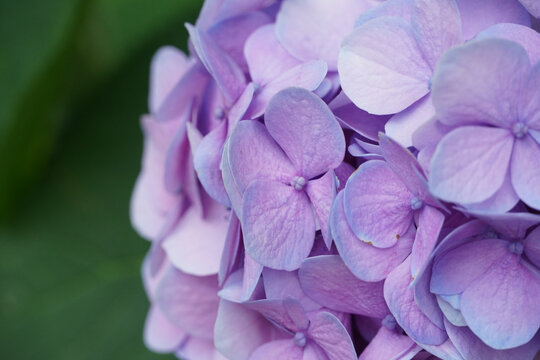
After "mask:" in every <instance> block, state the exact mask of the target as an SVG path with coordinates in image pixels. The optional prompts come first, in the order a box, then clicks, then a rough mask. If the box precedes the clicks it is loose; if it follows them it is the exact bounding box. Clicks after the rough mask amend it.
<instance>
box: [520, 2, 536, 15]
mask: <svg viewBox="0 0 540 360" xmlns="http://www.w3.org/2000/svg"><path fill="white" fill-rule="evenodd" d="M519 2H520V3H521V5H523V6H524V7H525V9H527V11H528V12H530V13H531V15H532V16H534V17H536V18H540V4H539V3H538V2H537V1H534V0H519Z"/></svg>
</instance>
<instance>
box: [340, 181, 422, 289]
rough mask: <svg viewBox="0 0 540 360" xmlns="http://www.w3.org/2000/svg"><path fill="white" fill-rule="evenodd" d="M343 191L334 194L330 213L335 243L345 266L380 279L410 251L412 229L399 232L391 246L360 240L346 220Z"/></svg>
mask: <svg viewBox="0 0 540 360" xmlns="http://www.w3.org/2000/svg"><path fill="white" fill-rule="evenodd" d="M343 194H344V192H343V191H342V192H340V193H338V194H337V196H336V199H335V201H334V205H333V207H332V212H331V213H330V228H331V230H332V236H333V237H334V242H335V244H336V247H337V249H338V251H339V253H340V255H341V257H342V259H343V261H344V262H345V264H346V265H347V267H348V268H349V269H350V270H351V272H352V273H353V274H354V275H355V276H357V277H358V278H359V279H362V280H365V281H379V280H382V279H384V278H385V277H386V276H387V275H388V274H389V273H390V272H391V271H392V270H393V269H394V268H395V267H396V266H398V265H399V264H401V262H402V261H403V260H404V259H405V258H406V257H407V256H408V255H409V254H410V252H411V248H412V242H413V239H414V230H409V231H408V232H407V233H405V234H403V235H402V236H401V237H400V240H399V241H398V242H397V244H396V245H395V246H392V247H390V248H386V249H381V248H376V247H375V246H373V245H369V244H367V243H365V242H363V241H361V240H360V239H358V238H357V237H356V235H354V233H353V232H352V230H351V228H350V226H349V224H348V222H347V218H346V216H345V210H344V208H343Z"/></svg>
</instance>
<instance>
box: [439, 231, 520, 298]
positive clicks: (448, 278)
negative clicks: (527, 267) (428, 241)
mask: <svg viewBox="0 0 540 360" xmlns="http://www.w3.org/2000/svg"><path fill="white" fill-rule="evenodd" d="M508 244H509V243H508V241H505V240H498V239H487V240H476V241H472V242H470V243H467V244H464V245H461V246H459V247H457V248H455V249H452V250H450V251H448V252H446V253H445V254H444V255H442V256H440V257H438V258H436V259H435V261H434V263H433V275H432V277H431V292H433V293H436V294H442V295H454V294H459V293H461V292H463V291H464V290H465V289H467V287H468V286H469V285H470V284H471V283H472V282H473V281H475V280H476V279H478V278H480V277H481V276H482V275H483V274H484V273H485V272H486V271H487V270H488V269H489V268H490V267H491V266H492V265H493V264H494V263H495V262H497V261H499V259H501V257H503V256H504V255H505V254H506V253H507V248H508ZM480 254H481V255H482V256H480Z"/></svg>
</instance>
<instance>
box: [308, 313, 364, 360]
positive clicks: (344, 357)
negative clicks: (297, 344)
mask: <svg viewBox="0 0 540 360" xmlns="http://www.w3.org/2000/svg"><path fill="white" fill-rule="evenodd" d="M309 320H310V326H309V336H310V337H311V338H312V339H313V341H314V342H315V343H316V344H317V345H319V346H320V347H321V348H322V349H323V350H324V352H325V353H326V355H327V356H328V360H356V352H355V350H354V346H353V343H352V341H351V338H350V337H349V334H348V333H347V330H346V329H345V327H344V326H343V324H342V323H341V322H340V321H339V320H338V318H337V317H335V316H334V315H332V314H330V313H328V312H325V311H321V312H318V313H316V314H314V315H311V316H310V318H309Z"/></svg>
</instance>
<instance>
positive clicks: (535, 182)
mask: <svg viewBox="0 0 540 360" xmlns="http://www.w3.org/2000/svg"><path fill="white" fill-rule="evenodd" d="M510 175H511V177H512V185H514V190H516V193H517V194H518V195H519V197H520V198H521V200H523V202H524V203H525V204H527V205H529V206H530V207H533V208H535V209H539V210H540V144H538V143H537V142H536V140H534V139H533V138H532V137H531V136H525V137H524V138H523V139H517V140H516V141H515V145H514V150H513V152H512V161H511V165H510Z"/></svg>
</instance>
